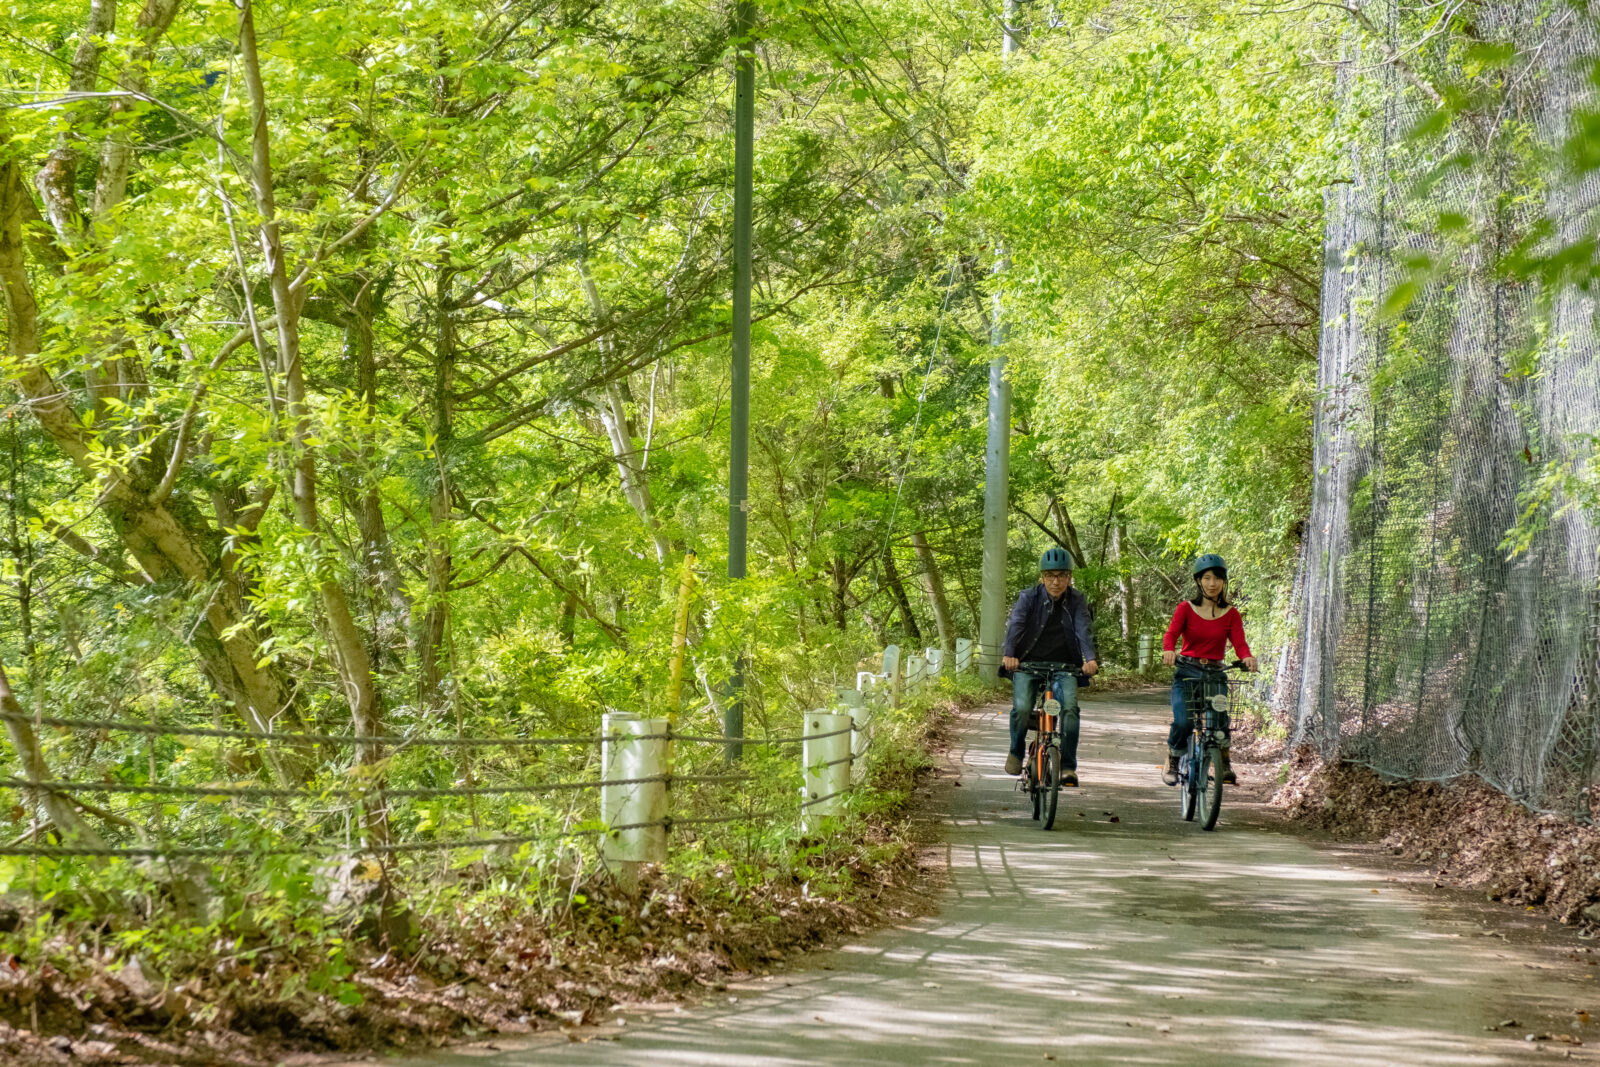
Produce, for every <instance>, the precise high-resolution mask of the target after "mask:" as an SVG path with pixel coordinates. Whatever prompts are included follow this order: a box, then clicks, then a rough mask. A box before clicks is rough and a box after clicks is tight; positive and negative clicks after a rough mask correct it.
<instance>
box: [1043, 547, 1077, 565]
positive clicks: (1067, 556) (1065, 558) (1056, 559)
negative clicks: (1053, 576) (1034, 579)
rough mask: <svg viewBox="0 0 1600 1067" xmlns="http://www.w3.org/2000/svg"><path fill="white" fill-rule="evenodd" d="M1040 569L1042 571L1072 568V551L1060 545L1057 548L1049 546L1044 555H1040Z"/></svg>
mask: <svg viewBox="0 0 1600 1067" xmlns="http://www.w3.org/2000/svg"><path fill="white" fill-rule="evenodd" d="M1039 569H1040V570H1042V571H1070V570H1071V569H1072V553H1071V552H1068V551H1067V550H1066V549H1064V548H1062V547H1061V546H1059V545H1057V546H1056V547H1055V548H1047V549H1045V553H1044V555H1042V556H1040V557H1039Z"/></svg>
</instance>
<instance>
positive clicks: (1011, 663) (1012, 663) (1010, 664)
mask: <svg viewBox="0 0 1600 1067" xmlns="http://www.w3.org/2000/svg"><path fill="white" fill-rule="evenodd" d="M1000 662H1001V663H1003V664H1005V668H1006V670H1008V671H1014V670H1016V669H1017V667H1018V666H1019V665H1020V664H1021V663H1022V661H1021V660H1019V659H1017V657H1015V656H1001V657H1000Z"/></svg>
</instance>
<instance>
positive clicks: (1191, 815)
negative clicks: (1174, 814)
mask: <svg viewBox="0 0 1600 1067" xmlns="http://www.w3.org/2000/svg"><path fill="white" fill-rule="evenodd" d="M1179 661H1180V662H1182V663H1184V664H1186V665H1188V666H1191V667H1196V668H1198V669H1199V670H1200V672H1201V677H1199V678H1185V679H1183V699H1184V703H1185V704H1186V705H1188V709H1189V721H1190V722H1191V723H1193V724H1194V729H1193V730H1192V731H1190V733H1189V747H1188V751H1186V752H1185V753H1184V754H1183V756H1182V758H1180V759H1179V760H1178V805H1179V810H1180V811H1181V812H1182V814H1183V821H1184V822H1193V821H1194V819H1195V816H1196V814H1198V815H1199V816H1200V828H1201V829H1202V830H1214V829H1216V827H1217V816H1219V815H1220V814H1221V813H1222V769H1221V758H1222V757H1221V752H1222V749H1223V747H1224V742H1226V741H1227V740H1228V738H1229V737H1230V736H1231V735H1232V732H1233V724H1232V720H1231V717H1230V710H1231V708H1232V704H1233V691H1234V689H1235V688H1237V687H1238V686H1240V685H1242V684H1243V680H1242V679H1238V678H1229V677H1228V672H1229V671H1244V670H1248V669H1249V668H1248V667H1246V666H1245V664H1244V661H1243V660H1237V659H1236V660H1234V661H1233V662H1232V663H1230V664H1228V665H1227V666H1225V667H1222V666H1217V667H1213V666H1210V665H1209V664H1205V663H1202V662H1201V661H1198V660H1193V659H1189V658H1188V657H1186V656H1183V657H1179Z"/></svg>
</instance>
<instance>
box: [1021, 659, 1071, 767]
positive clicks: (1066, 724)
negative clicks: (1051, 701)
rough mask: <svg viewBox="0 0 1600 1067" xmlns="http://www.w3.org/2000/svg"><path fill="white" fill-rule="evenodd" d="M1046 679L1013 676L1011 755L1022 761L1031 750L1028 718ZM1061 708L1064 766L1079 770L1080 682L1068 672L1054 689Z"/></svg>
mask: <svg viewBox="0 0 1600 1067" xmlns="http://www.w3.org/2000/svg"><path fill="white" fill-rule="evenodd" d="M1024 666H1026V664H1024ZM1042 684H1043V679H1041V678H1037V677H1035V676H1034V675H1031V674H1028V673H1026V672H1024V671H1022V670H1020V669H1019V670H1017V671H1016V672H1015V673H1013V674H1012V676H1011V754H1012V755H1013V756H1015V757H1017V758H1018V759H1021V758H1022V757H1023V755H1024V754H1026V751H1027V747H1028V718H1029V717H1030V715H1031V714H1032V712H1033V701H1034V698H1035V697H1037V696H1038V695H1039V686H1040V685H1042ZM1052 691H1053V692H1054V693H1055V696H1056V701H1057V702H1058V703H1060V705H1061V724H1060V725H1061V767H1062V769H1063V770H1068V771H1075V770H1077V769H1078V679H1076V678H1074V677H1073V676H1072V675H1070V674H1066V673H1064V672H1062V673H1058V674H1057V675H1056V676H1055V685H1054V687H1053V689H1052Z"/></svg>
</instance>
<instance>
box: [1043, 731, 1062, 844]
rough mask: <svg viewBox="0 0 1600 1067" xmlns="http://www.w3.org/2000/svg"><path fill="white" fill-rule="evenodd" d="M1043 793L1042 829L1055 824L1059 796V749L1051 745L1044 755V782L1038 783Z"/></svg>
mask: <svg viewBox="0 0 1600 1067" xmlns="http://www.w3.org/2000/svg"><path fill="white" fill-rule="evenodd" d="M1039 788H1040V790H1041V791H1042V792H1043V793H1044V828H1045V829H1046V830H1048V829H1050V828H1051V827H1052V826H1054V825H1055V824H1056V800H1057V799H1058V798H1059V797H1060V795H1061V749H1059V748H1057V747H1056V746H1055V745H1051V746H1050V747H1049V748H1048V749H1046V750H1045V754H1044V781H1042V782H1040V783H1039Z"/></svg>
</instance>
